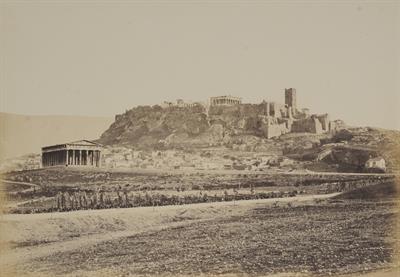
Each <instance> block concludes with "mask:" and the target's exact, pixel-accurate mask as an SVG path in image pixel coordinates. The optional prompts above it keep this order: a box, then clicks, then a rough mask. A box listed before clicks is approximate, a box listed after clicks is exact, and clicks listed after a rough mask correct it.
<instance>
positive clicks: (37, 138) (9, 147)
mask: <svg viewBox="0 0 400 277" xmlns="http://www.w3.org/2000/svg"><path fill="white" fill-rule="evenodd" d="M113 120H114V119H113V118H111V117H88V116H61V115H56V116H53V115H49V116H30V115H17V114H9V113H0V160H3V159H7V158H11V157H16V156H21V155H25V154H28V153H39V152H40V148H41V147H42V146H45V145H51V144H57V143H63V142H69V141H74V140H80V139H89V140H93V139H98V138H99V137H100V135H101V134H102V133H103V132H104V131H105V130H106V129H107V128H108V127H109V126H110V124H111V123H112V122H113Z"/></svg>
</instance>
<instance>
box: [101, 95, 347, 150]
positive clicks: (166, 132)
mask: <svg viewBox="0 0 400 277" xmlns="http://www.w3.org/2000/svg"><path fill="white" fill-rule="evenodd" d="M296 97H297V95H296V90H295V89H294V88H289V89H285V91H284V104H282V103H275V102H267V101H265V100H264V101H262V102H261V103H259V104H250V103H242V99H241V98H239V97H233V96H219V97H211V98H210V99H209V100H208V102H207V103H202V102H191V103H188V102H185V101H183V100H182V99H178V100H177V101H176V102H175V103H173V102H163V103H161V104H160V105H154V106H139V107H135V108H133V109H131V110H128V111H126V112H125V113H124V114H119V115H116V116H115V122H114V123H113V124H112V125H111V126H110V128H109V129H108V130H107V131H105V132H104V133H103V134H102V136H101V138H100V140H99V142H100V143H103V144H106V145H115V144H119V145H125V146H135V147H136V146H139V147H143V146H149V147H150V146H156V145H158V146H174V145H175V146H184V145H190V146H213V145H223V144H229V143H230V142H231V141H232V139H234V138H237V137H240V136H254V137H258V138H263V139H270V138H274V137H279V136H281V135H283V134H286V133H312V134H322V133H326V132H334V131H335V130H337V129H338V128H340V125H342V122H341V121H330V120H329V116H328V114H322V115H316V114H311V115H310V114H309V110H308V109H306V108H299V107H298V106H297V99H296Z"/></svg>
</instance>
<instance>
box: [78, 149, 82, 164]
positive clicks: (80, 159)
mask: <svg viewBox="0 0 400 277" xmlns="http://www.w3.org/2000/svg"><path fill="white" fill-rule="evenodd" d="M78 153H79V155H78V164H79V165H82V150H79V152H78Z"/></svg>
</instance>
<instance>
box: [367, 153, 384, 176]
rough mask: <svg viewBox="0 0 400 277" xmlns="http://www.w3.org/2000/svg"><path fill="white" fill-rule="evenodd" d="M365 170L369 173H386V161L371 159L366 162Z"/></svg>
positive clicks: (377, 158)
mask: <svg viewBox="0 0 400 277" xmlns="http://www.w3.org/2000/svg"><path fill="white" fill-rule="evenodd" d="M365 169H366V170H367V171H380V172H386V162H385V159H384V158H382V157H376V158H371V159H369V160H368V161H366V162H365Z"/></svg>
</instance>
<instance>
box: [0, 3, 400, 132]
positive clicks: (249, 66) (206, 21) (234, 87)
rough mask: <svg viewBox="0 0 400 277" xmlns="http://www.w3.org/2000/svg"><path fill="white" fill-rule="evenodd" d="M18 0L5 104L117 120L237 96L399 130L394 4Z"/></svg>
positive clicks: (9, 108) (9, 32)
mask: <svg viewBox="0 0 400 277" xmlns="http://www.w3.org/2000/svg"><path fill="white" fill-rule="evenodd" d="M246 3H247V4H245V3H241V2H240V1H233V2H224V3H221V2H218V3H211V2H206V3H198V2H196V3H186V2H180V1H174V2H172V1H170V2H164V3H161V2H160V1H158V2H152V1H150V2H133V1H122V2H117V3H111V2H107V1H102V2H98V3H97V4H94V3H93V4H89V3H88V2H85V3H83V4H78V2H72V1H70V2H66V1H62V2H59V1H58V2H57V1H56V3H50V2H47V1H33V2H25V1H13V2H7V1H6V2H2V3H1V4H0V5H1V7H2V8H1V22H2V24H0V26H1V27H0V28H1V34H2V45H1V58H2V59H1V60H2V62H1V65H0V66H1V68H0V70H1V72H2V74H1V76H0V78H1V82H0V83H1V85H0V89H1V90H0V94H1V95H0V96H1V101H0V102H1V103H0V111H1V112H6V113H13V114H22V115H32V116H35V115H65V116H68V115H76V116H94V117H111V116H114V115H115V114H120V113H123V112H124V111H125V110H127V109H131V108H132V107H134V106H138V105H155V104H158V103H161V102H162V101H164V100H165V101H175V100H176V99H179V98H182V99H184V100H188V101H189V100H192V101H206V100H207V99H208V98H209V97H210V96H217V95H225V94H231V95H234V96H240V97H242V98H243V102H245V103H259V102H261V101H262V100H267V101H275V102H281V103H283V102H284V89H285V88H289V87H293V88H296V90H297V101H298V106H299V107H307V108H309V109H310V111H311V112H312V113H329V114H330V115H331V118H332V119H343V120H344V121H345V122H346V123H348V124H349V125H357V126H371V127H380V128H386V129H397V130H400V121H399V120H400V109H399V108H398V106H399V104H400V85H399V84H400V80H399V75H400V72H399V63H400V50H399V49H400V35H399V32H400V28H399V27H398V26H399V25H400V24H399V23H400V21H399V16H400V12H399V11H400V5H399V4H398V1H381V2H375V3H374V2H371V1H370V2H365V1H351V2H350V1H349V2H346V3H344V2H340V3H334V2H331V1H324V2H321V1H320V2H312V1H308V2H302V3H300V2H295V1H282V2H276V1H269V2H246Z"/></svg>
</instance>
